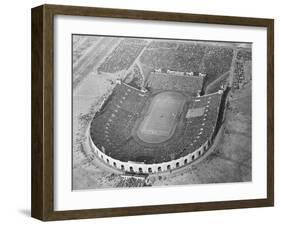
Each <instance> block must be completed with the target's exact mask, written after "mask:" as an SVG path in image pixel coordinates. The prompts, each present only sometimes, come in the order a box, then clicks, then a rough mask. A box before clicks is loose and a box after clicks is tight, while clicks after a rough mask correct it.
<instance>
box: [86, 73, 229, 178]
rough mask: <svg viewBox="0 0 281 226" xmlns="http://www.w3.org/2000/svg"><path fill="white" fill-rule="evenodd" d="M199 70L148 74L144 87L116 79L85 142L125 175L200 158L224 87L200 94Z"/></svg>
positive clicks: (218, 120) (217, 121)
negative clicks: (195, 71)
mask: <svg viewBox="0 0 281 226" xmlns="http://www.w3.org/2000/svg"><path fill="white" fill-rule="evenodd" d="M205 78H206V76H205V74H201V73H189V74H186V73H185V74H177V73H174V74H173V73H169V72H165V73H164V72H157V71H154V72H151V73H150V75H149V77H148V78H147V80H146V84H145V87H146V89H141V90H140V89H137V88H135V87H133V86H130V85H128V84H126V83H123V82H121V81H118V82H116V84H115V87H114V88H113V90H112V93H111V94H110V95H109V96H108V98H106V100H104V102H103V104H102V105H101V107H100V109H99V111H98V112H96V114H95V116H94V118H93V120H92V121H91V125H90V128H89V134H90V136H89V142H90V146H91V148H92V150H93V151H94V153H95V155H96V156H97V157H98V158H99V159H100V160H102V161H104V162H105V164H108V165H109V166H111V167H113V168H115V169H117V170H119V171H122V172H128V173H136V174H153V173H159V172H164V171H172V170H174V169H176V168H180V167H183V166H185V165H188V164H190V163H192V162H194V161H196V160H197V159H198V158H200V157H201V156H203V155H204V154H205V153H206V152H207V151H208V150H209V148H210V147H211V146H212V144H213V142H214V139H215V137H216V135H217V134H218V131H219V130H220V127H221V125H222V124H223V121H224V108H225V102H226V101H225V99H226V96H227V89H225V88H222V89H220V90H219V91H217V92H215V93H211V94H204V91H203V87H204V81H205Z"/></svg>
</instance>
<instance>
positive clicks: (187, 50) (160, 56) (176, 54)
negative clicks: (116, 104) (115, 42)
mask: <svg viewBox="0 0 281 226" xmlns="http://www.w3.org/2000/svg"><path fill="white" fill-rule="evenodd" d="M161 43H162V42H159V43H158V45H161ZM172 44H173V43H172ZM172 44H171V45H172ZM204 50H205V47H204V46H200V45H195V44H187V43H178V44H177V47H176V48H150V49H149V48H148V49H146V50H145V51H144V53H143V54H142V56H141V58H140V60H141V62H142V63H143V64H146V65H148V66H150V67H152V68H155V69H158V68H162V69H166V70H172V71H182V72H184V71H188V72H189V71H199V66H200V62H201V60H202V58H203V56H204Z"/></svg>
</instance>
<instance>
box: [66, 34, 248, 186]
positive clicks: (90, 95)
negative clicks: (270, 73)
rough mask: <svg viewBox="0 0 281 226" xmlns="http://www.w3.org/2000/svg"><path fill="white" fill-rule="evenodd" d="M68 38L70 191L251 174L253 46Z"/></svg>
mask: <svg viewBox="0 0 281 226" xmlns="http://www.w3.org/2000/svg"><path fill="white" fill-rule="evenodd" d="M71 45H72V137H73V140H72V152H73V153H72V161H73V162H72V189H73V190H82V189H105V188H123V187H147V186H172V185H173V186H176V185H189V184H211V183H229V182H232V183H233V182H250V181H251V180H252V175H251V173H252V152H251V151H252V150H251V137H252V136H251V96H252V95H251V76H252V75H251V66H252V44H251V43H241V42H222V41H220V42H218V41H209V40H208V41H201V40H182V39H165V38H163V39H162V38H161V39H159V38H157V39H156V38H141V37H117V36H100V35H85V34H73V35H72V43H71Z"/></svg>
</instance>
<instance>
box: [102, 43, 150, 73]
mask: <svg viewBox="0 0 281 226" xmlns="http://www.w3.org/2000/svg"><path fill="white" fill-rule="evenodd" d="M145 45H146V40H143V39H132V38H126V39H123V40H122V41H121V42H120V43H119V45H118V46H117V47H116V48H115V49H114V50H113V52H112V53H111V54H110V55H109V56H108V57H107V58H106V59H105V61H104V62H103V63H102V64H101V65H100V66H99V68H98V71H100V72H109V73H115V72H117V71H121V70H126V69H128V68H129V67H130V66H131V64H132V63H133V62H134V60H135V59H136V58H137V57H138V55H139V54H140V53H141V51H142V49H143V48H144V47H145Z"/></svg>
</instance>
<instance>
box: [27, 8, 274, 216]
mask: <svg viewBox="0 0 281 226" xmlns="http://www.w3.org/2000/svg"><path fill="white" fill-rule="evenodd" d="M54 15H77V16H78V15H80V16H81V15H83V16H98V17H111V18H128V19H146V20H161V21H178V22H187V21H188V22H194V23H210V24H225V25H242V26H259V27H266V28H267V49H268V51H267V63H268V64H267V100H268V103H267V110H268V112H267V130H268V136H267V198H266V199H254V200H238V201H223V202H205V203H188V204H171V205H156V206H145V207H144V206H138V207H123V208H106V209H85V210H69V211H54V192H53V185H54V183H53V179H54V178H53V176H54V175H53V173H54V171H53V123H54V120H53V91H54V90H53V66H54V65H53V35H54V34H53V22H54ZM144 17H145V18H144ZM253 24H254V25H253ZM31 32H32V45H31V46H32V48H31V52H32V92H31V93H32V138H31V141H32V159H31V162H32V167H31V174H32V181H31V188H32V189H31V190H32V195H31V216H32V217H34V218H37V219H39V220H43V221H51V220H67V219H85V218H99V217H116V216H132V215H145V214H162V213H176V212H188V211H209V210H221V209H236V208H251V207H266V206H273V205H274V89H273V88H274V20H273V19H263V18H246V17H231V16H215V15H201V14H185V13H170V12H153V11H139V10H127V9H109V8H93V7H92V8H91V7H78V6H65V5H41V6H38V7H35V8H33V9H32V31H31ZM47 75H48V76H47Z"/></svg>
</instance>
